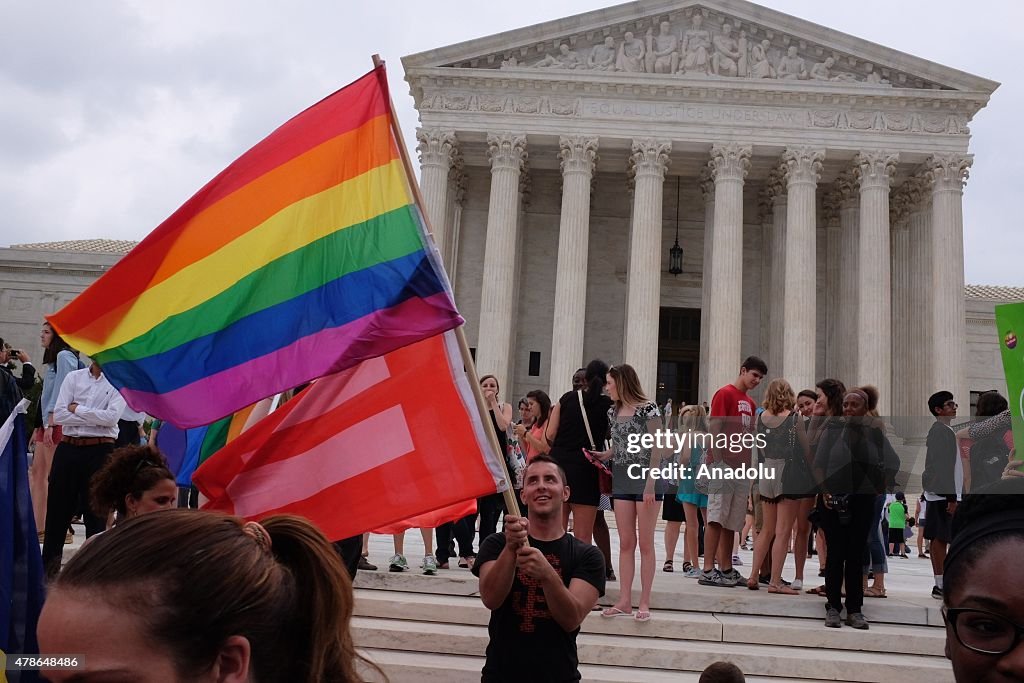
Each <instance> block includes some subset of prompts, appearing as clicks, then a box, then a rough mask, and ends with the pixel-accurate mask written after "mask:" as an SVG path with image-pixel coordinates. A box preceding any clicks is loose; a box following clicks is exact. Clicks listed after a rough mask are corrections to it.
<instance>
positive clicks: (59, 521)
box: [43, 363, 125, 577]
mask: <svg viewBox="0 0 1024 683" xmlns="http://www.w3.org/2000/svg"><path fill="white" fill-rule="evenodd" d="M124 408H125V401H124V399H123V398H122V397H121V394H119V393H118V392H117V389H115V388H114V387H113V386H111V384H110V382H108V381H107V378H106V377H104V375H103V371H102V370H101V369H100V366H99V365H98V364H97V363H93V364H92V365H91V366H89V367H88V368H85V369H82V370H74V371H72V372H69V373H68V375H67V377H65V378H64V383H63V384H61V386H60V391H59V392H58V394H57V403H56V405H55V406H54V409H53V420H54V422H56V423H57V424H59V425H60V426H61V428H62V429H63V433H64V436H63V438H62V439H61V442H60V444H58V446H57V450H56V451H55V452H54V454H53V467H52V469H51V470H50V487H49V493H48V495H47V501H46V538H45V540H44V542H43V567H44V568H45V570H46V575H47V577H53V576H55V575H56V574H57V573H58V572H59V571H60V566H61V561H62V559H63V554H64V532H65V531H66V530H67V528H68V525H69V524H70V523H71V518H72V517H73V516H74V514H75V511H76V509H77V508H78V504H79V501H83V502H86V503H88V500H89V480H90V479H92V476H93V475H94V474H95V473H96V472H97V471H99V470H100V468H102V467H103V465H105V464H106V462H107V460H108V459H109V458H110V454H111V452H113V450H114V440H115V439H116V438H117V432H118V429H117V422H118V420H119V419H120V417H121V413H122V412H123V411H124ZM105 527H106V519H105V518H101V517H97V516H96V514H95V513H94V512H93V511H92V510H91V509H90V508H89V506H88V505H86V512H85V535H86V538H88V537H89V536H92V535H93V534H97V533H99V532H101V531H103V529H104V528H105Z"/></svg>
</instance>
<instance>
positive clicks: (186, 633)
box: [51, 509, 386, 683]
mask: <svg viewBox="0 0 1024 683" xmlns="http://www.w3.org/2000/svg"><path fill="white" fill-rule="evenodd" d="M168 548H175V549H176V552H174V553H170V554H169V553H168V552H167V549H168ZM67 589H87V590H91V591H95V593H94V594H95V595H97V596H101V597H100V598H99V599H102V600H106V601H108V602H109V604H111V605H112V606H114V607H116V608H119V609H127V610H131V611H134V612H139V610H144V611H142V612H141V613H142V614H144V621H143V622H142V623H144V624H145V626H144V630H145V633H144V636H145V637H146V638H147V639H149V640H150V641H151V642H153V643H154V645H155V647H157V648H159V649H161V650H163V651H165V652H167V653H168V654H169V655H170V657H171V658H172V659H173V661H174V663H175V668H176V669H177V673H178V677H179V678H182V679H191V678H197V677H199V676H201V675H203V674H204V673H206V672H208V671H209V670H210V669H211V667H212V666H213V664H214V662H215V661H216V659H217V656H218V655H219V653H220V649H221V647H222V646H223V644H224V643H225V642H226V641H227V640H228V639H229V638H231V637H232V636H242V637H244V638H246V639H247V640H248V641H249V644H250V652H251V659H250V671H251V677H252V679H253V680H256V681H259V682H260V683H286V682H287V683H293V682H294V683H320V682H321V681H323V682H324V683H355V682H356V681H360V680H363V679H362V677H361V676H360V675H359V674H358V673H357V672H356V668H355V667H356V662H357V661H360V660H361V661H363V662H364V666H368V667H370V668H372V669H374V670H375V671H376V672H377V673H379V674H380V677H381V678H382V679H383V680H386V678H385V677H384V675H383V673H381V672H380V670H379V669H377V667H375V666H374V665H372V664H370V663H369V662H366V661H365V660H363V659H362V657H361V656H360V655H358V654H357V653H356V651H355V647H354V645H353V644H352V636H351V633H350V631H349V627H350V622H351V619H352V608H353V605H352V603H353V597H352V582H351V581H350V580H349V578H348V574H347V573H346V571H345V569H344V567H343V566H342V564H341V559H340V558H339V557H338V555H337V553H336V552H335V551H334V549H333V548H332V546H331V544H330V543H328V541H327V539H326V538H325V537H324V535H323V534H322V533H320V531H319V530H318V529H317V528H316V527H314V526H313V525H312V524H310V523H309V522H308V521H306V520H304V519H302V518H301V517H294V516H290V515H279V516H275V517H271V518H268V519H267V520H266V521H265V523H264V524H263V526H260V525H257V524H255V523H253V522H245V521H244V520H242V519H240V518H238V517H231V516H227V515H223V514H219V513H211V512H202V511H196V510H184V509H182V510H164V511H161V512H152V513H149V514H145V515H139V516H138V517H134V518H132V519H129V520H127V521H125V522H124V523H123V524H119V525H118V526H116V527H114V528H113V529H111V530H110V531H108V532H107V533H105V534H102V535H99V536H96V537H94V539H93V540H92V541H90V543H88V544H87V545H85V546H84V547H83V548H82V549H81V550H79V551H78V553H76V554H75V556H74V557H72V558H71V561H70V562H68V564H67V566H66V567H65V568H64V570H63V571H62V572H61V573H60V575H59V576H58V577H57V579H56V580H55V582H54V583H53V585H52V587H51V591H61V590H67ZM83 654H88V653H83Z"/></svg>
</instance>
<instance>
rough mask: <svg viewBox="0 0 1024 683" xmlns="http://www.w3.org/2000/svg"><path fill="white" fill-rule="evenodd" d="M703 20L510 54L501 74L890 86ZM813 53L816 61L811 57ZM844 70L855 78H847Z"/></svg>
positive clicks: (858, 65) (832, 56) (866, 68)
mask: <svg viewBox="0 0 1024 683" xmlns="http://www.w3.org/2000/svg"><path fill="white" fill-rule="evenodd" d="M705 16H706V15H705V14H704V13H702V12H700V11H698V12H694V13H693V14H692V15H691V16H690V17H689V18H687V19H685V20H677V24H678V25H675V26H674V25H673V23H672V22H671V21H669V20H667V19H663V20H661V21H656V22H655V23H654V25H652V26H651V27H650V28H648V29H647V31H646V33H645V34H644V35H643V36H642V37H641V36H639V35H637V34H636V33H634V32H633V31H626V32H624V33H623V34H622V37H621V39H618V40H616V38H615V37H614V36H612V35H609V33H610V31H608V30H606V31H604V35H603V36H601V35H596V36H594V37H593V41H592V42H593V44H592V45H589V46H586V45H581V44H579V41H572V44H570V41H568V40H566V41H563V42H558V43H557V48H556V50H555V51H554V52H552V53H548V54H544V55H543V57H541V58H540V59H539V60H536V59H535V60H531V61H529V62H526V61H523V60H521V59H519V58H517V57H516V55H514V54H511V53H507V56H506V58H505V59H503V60H502V61H501V66H500V68H501V69H560V70H576V71H605V72H626V73H651V74H663V75H680V76H686V77H718V78H749V79H780V80H801V81H832V82H841V83H864V84H869V85H889V84H890V83H889V80H887V79H884V78H882V76H881V74H880V73H879V70H878V69H876V68H875V65H874V64H871V63H868V62H865V61H863V60H857V59H855V58H852V57H851V58H849V59H847V60H844V59H843V58H842V57H841V56H840V55H839V54H838V53H836V52H833V51H832V50H829V49H828V48H824V47H818V46H813V45H808V44H807V43H805V42H803V41H796V42H799V43H800V46H802V47H803V54H801V47H798V45H797V44H794V43H791V42H790V40H791V39H790V38H789V37H786V36H781V35H776V34H775V32H772V31H770V30H767V29H764V30H762V31H760V32H759V33H761V34H765V35H768V36H769V38H763V37H762V38H760V39H757V38H752V36H751V35H750V34H749V33H748V32H747V31H746V30H744V29H741V28H739V26H740V23H739V22H736V23H735V25H734V23H732V21H731V20H730V19H729V18H727V17H726V18H724V19H723V20H722V21H720V22H717V21H705ZM754 32H758V31H757V30H756V29H754ZM770 38H775V39H776V40H772V39H770ZM778 39H781V41H782V42H781V44H780V42H779V40H778ZM812 50H813V51H814V53H815V54H817V55H818V58H817V59H813V58H811V57H810V56H809V53H810V52H811V51H812ZM524 54H525V52H524ZM824 55H828V56H824ZM822 56H824V58H823V59H822V58H821V57H822ZM840 64H847V65H849V66H850V67H851V68H853V69H855V71H848V70H844V69H843V68H841V67H840Z"/></svg>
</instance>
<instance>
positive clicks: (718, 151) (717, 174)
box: [708, 142, 753, 182]
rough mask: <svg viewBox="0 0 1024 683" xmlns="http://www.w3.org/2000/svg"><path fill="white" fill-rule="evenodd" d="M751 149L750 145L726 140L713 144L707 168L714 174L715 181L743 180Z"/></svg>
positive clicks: (747, 167) (748, 165) (748, 166)
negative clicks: (722, 142) (726, 141)
mask: <svg viewBox="0 0 1024 683" xmlns="http://www.w3.org/2000/svg"><path fill="white" fill-rule="evenodd" d="M751 154H753V149H752V148H751V146H750V145H741V144H740V143H738V142H728V143H725V144H722V145H714V146H713V147H712V148H711V161H709V162H708V168H710V169H711V173H712V174H713V175H714V178H715V182H718V181H720V180H743V179H744V178H746V176H747V170H748V169H749V168H750V156H751Z"/></svg>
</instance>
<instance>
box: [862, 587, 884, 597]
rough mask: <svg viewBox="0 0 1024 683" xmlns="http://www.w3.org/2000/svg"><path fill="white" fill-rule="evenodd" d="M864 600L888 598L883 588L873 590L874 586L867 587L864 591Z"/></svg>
mask: <svg viewBox="0 0 1024 683" xmlns="http://www.w3.org/2000/svg"><path fill="white" fill-rule="evenodd" d="M864 597H865V598H885V597H888V596H887V595H886V594H885V589H884V588H875V587H874V586H868V587H867V588H865V589H864Z"/></svg>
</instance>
